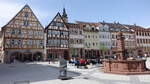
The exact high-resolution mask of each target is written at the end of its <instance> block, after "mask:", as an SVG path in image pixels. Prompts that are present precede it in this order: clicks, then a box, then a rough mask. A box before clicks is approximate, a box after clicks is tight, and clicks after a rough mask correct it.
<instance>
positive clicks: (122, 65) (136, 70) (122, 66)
mask: <svg viewBox="0 0 150 84" xmlns="http://www.w3.org/2000/svg"><path fill="white" fill-rule="evenodd" d="M124 40H125V37H124V35H123V34H122V32H119V34H118V39H117V43H118V45H117V51H116V59H106V60H103V68H102V70H103V72H106V73H115V74H126V75H130V74H149V73H150V71H149V70H148V69H147V68H146V63H145V62H146V60H144V59H136V58H135V59H127V56H126V55H125V42H124Z"/></svg>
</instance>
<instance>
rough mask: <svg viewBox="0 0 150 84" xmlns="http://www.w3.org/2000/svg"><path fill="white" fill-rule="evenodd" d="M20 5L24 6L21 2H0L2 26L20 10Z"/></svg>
mask: <svg viewBox="0 0 150 84" xmlns="http://www.w3.org/2000/svg"><path fill="white" fill-rule="evenodd" d="M20 7H22V4H21V3H20V4H19V3H14V2H8V1H7V0H6V1H4V0H2V1H1V2H0V27H2V26H4V25H5V24H7V22H8V21H9V20H10V19H11V18H13V17H14V16H15V14H16V13H17V12H18V11H19V9H20Z"/></svg>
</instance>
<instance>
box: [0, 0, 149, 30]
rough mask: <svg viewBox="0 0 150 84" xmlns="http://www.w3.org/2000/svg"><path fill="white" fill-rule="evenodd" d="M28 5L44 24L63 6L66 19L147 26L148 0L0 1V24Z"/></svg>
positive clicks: (0, 25) (60, 10)
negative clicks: (66, 15)
mask: <svg viewBox="0 0 150 84" xmlns="http://www.w3.org/2000/svg"><path fill="white" fill-rule="evenodd" d="M26 4H28V5H29V6H30V7H31V9H32V10H33V12H34V13H35V15H36V16H37V18H38V19H39V21H40V22H41V23H42V25H43V26H44V27H45V26H47V25H48V24H49V23H50V21H51V20H52V19H53V18H54V17H55V15H56V14H57V12H60V13H62V10H63V7H65V8H66V12H67V14H68V18H69V21H70V22H75V21H85V22H102V21H105V22H110V23H113V22H114V21H115V22H120V23H122V24H136V25H139V26H143V27H146V28H148V27H150V0H0V27H2V26H4V25H5V24H6V23H7V22H8V21H9V20H11V18H13V17H14V16H15V15H16V13H18V12H19V10H21V8H22V7H23V6H24V5H26Z"/></svg>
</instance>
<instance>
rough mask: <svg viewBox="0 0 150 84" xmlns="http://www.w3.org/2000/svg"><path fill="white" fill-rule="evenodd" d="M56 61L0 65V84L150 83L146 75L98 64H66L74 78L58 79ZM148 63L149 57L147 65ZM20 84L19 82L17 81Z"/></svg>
mask: <svg viewBox="0 0 150 84" xmlns="http://www.w3.org/2000/svg"><path fill="white" fill-rule="evenodd" d="M58 65H59V64H58V63H57V62H56V63H55V64H53V63H52V64H48V62H37V63H36V62H34V63H22V64H11V65H8V64H2V65H0V84H14V81H25V82H26V81H29V82H30V84H150V74H148V75H116V74H108V73H103V72H100V68H99V67H98V66H93V67H91V68H90V69H77V68H76V67H75V66H72V65H68V71H69V72H68V75H69V76H72V77H73V78H74V79H71V80H65V81H63V80H59V79H57V77H58V76H59V68H58ZM149 65H150V59H148V61H147V66H148V67H149ZM19 84H21V83H19Z"/></svg>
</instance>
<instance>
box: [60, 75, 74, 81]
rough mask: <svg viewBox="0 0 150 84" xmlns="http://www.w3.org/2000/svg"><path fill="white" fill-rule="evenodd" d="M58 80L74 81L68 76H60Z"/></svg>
mask: <svg viewBox="0 0 150 84" xmlns="http://www.w3.org/2000/svg"><path fill="white" fill-rule="evenodd" d="M58 79H61V80H69V79H73V78H72V77H68V76H59V77H58Z"/></svg>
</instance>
